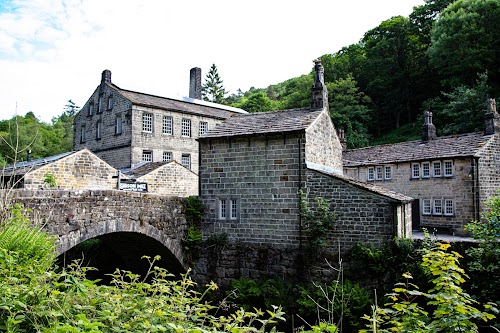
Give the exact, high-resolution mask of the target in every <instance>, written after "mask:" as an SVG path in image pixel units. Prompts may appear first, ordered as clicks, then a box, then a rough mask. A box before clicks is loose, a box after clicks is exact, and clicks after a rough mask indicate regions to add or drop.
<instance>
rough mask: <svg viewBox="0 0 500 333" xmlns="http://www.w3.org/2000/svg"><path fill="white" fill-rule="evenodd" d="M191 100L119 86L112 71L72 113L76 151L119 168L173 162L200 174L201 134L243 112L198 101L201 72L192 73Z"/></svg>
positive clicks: (193, 70)
mask: <svg viewBox="0 0 500 333" xmlns="http://www.w3.org/2000/svg"><path fill="white" fill-rule="evenodd" d="M190 78H191V81H190V95H189V98H183V99H174V98H167V97H160V96H154V95H150V94H145V93H140V92H135V91H131V90H125V89H121V88H119V87H118V86H117V85H115V84H114V83H112V81H111V71H109V70H105V71H103V72H102V78H101V82H100V84H99V85H98V86H97V88H96V90H95V91H94V92H93V94H92V95H91V96H90V98H89V100H88V101H87V102H86V103H85V105H84V106H83V107H82V109H81V110H80V112H79V113H78V114H77V115H76V117H75V121H74V144H73V146H74V150H79V149H81V148H83V147H86V148H88V149H89V150H91V151H92V152H93V153H95V154H96V155H97V156H99V157H100V158H102V159H103V160H105V161H106V162H108V163H109V164H110V165H112V166H113V167H115V168H117V169H126V168H130V167H132V166H134V165H136V164H138V163H140V162H143V161H145V162H168V161H172V160H175V161H177V162H179V163H180V164H182V165H184V166H185V167H186V168H188V169H191V170H192V171H193V172H195V173H196V174H197V173H198V143H197V141H196V139H197V138H198V136H199V135H201V134H203V133H205V132H206V131H208V130H209V129H211V128H213V127H214V126H215V125H216V124H218V123H220V122H222V121H223V120H225V119H227V118H229V117H231V116H232V115H235V114H240V113H245V111H243V110H241V109H237V108H233V107H229V106H225V105H220V104H216V103H210V102H205V101H202V100H201V70H200V69H199V68H193V69H192V70H191V77H190Z"/></svg>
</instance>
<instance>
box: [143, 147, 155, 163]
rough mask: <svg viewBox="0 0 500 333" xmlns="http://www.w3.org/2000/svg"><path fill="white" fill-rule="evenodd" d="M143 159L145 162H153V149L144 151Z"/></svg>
mask: <svg viewBox="0 0 500 333" xmlns="http://www.w3.org/2000/svg"><path fill="white" fill-rule="evenodd" d="M142 161H143V162H153V152H152V151H151V150H143V151H142Z"/></svg>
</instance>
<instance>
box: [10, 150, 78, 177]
mask: <svg viewBox="0 0 500 333" xmlns="http://www.w3.org/2000/svg"><path fill="white" fill-rule="evenodd" d="M73 153H75V151H69V152H66V153H62V154H59V155H53V156H48V157H43V158H38V159H36V160H31V161H22V162H17V163H14V164H10V165H6V166H5V167H3V168H1V169H0V176H2V175H4V176H12V175H24V174H26V173H28V172H30V171H33V170H36V169H38V168H40V167H42V166H44V165H47V164H49V163H52V162H55V161H58V160H60V159H61V158H64V157H66V156H69V155H71V154H73Z"/></svg>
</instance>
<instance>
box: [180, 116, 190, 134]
mask: <svg viewBox="0 0 500 333" xmlns="http://www.w3.org/2000/svg"><path fill="white" fill-rule="evenodd" d="M181 135H182V136H185V137H190V136H191V120H189V119H182V131H181Z"/></svg>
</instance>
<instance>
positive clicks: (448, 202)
mask: <svg viewBox="0 0 500 333" xmlns="http://www.w3.org/2000/svg"><path fill="white" fill-rule="evenodd" d="M443 213H444V215H446V216H453V215H455V208H454V203H453V199H444V209H443Z"/></svg>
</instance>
